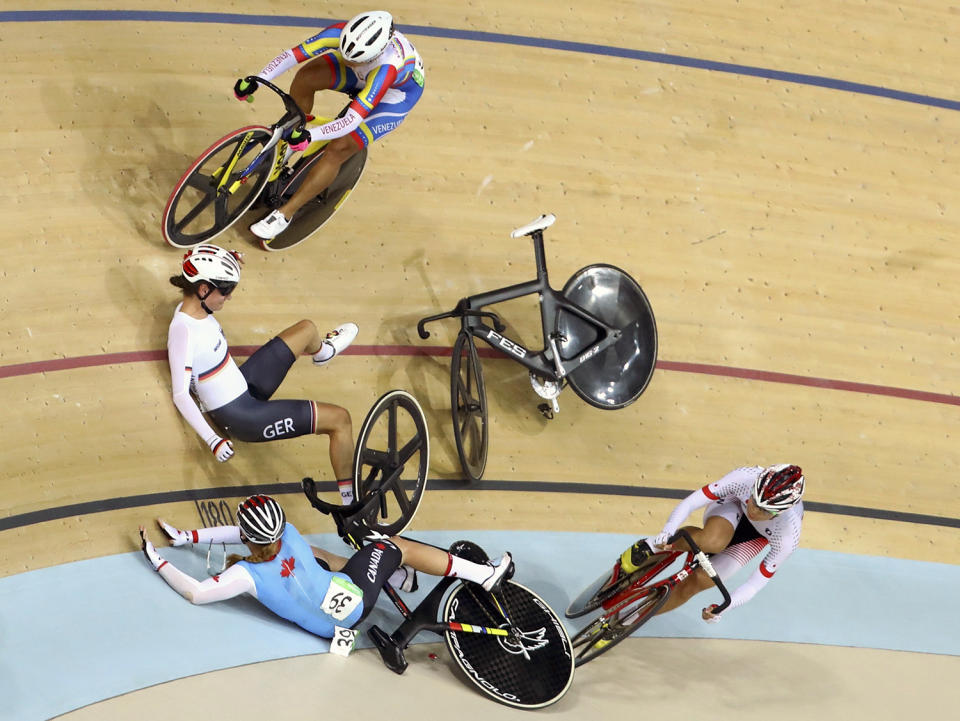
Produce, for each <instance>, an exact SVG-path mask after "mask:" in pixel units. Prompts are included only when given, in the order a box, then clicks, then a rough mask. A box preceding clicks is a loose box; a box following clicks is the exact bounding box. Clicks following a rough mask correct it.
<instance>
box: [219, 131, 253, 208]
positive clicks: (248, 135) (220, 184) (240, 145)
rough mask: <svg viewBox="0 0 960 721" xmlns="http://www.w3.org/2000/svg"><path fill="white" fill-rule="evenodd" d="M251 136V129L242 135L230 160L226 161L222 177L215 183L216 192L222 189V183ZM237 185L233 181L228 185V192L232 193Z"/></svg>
mask: <svg viewBox="0 0 960 721" xmlns="http://www.w3.org/2000/svg"><path fill="white" fill-rule="evenodd" d="M252 138H253V131H251V132H248V133H247V134H246V135H244V136H243V140H241V141H240V144H239V145H237V149H236V150H234V151H233V155H231V156H230V162H229V163H227V167H226V168H224V173H223V177H222V178H220V183H219V184H218V185H217V192H219V191H221V190H223V185H224V183H226V182H227V178H229V177H230V173H232V172H233V169H234V167H235V166H236V164H237V161H238V160H240V156H241V155H243V151H244V149H245V148H246V147H247V143H249V142H250V140H251V139H252ZM238 185H239V183H234V184H233V185H232V186H231V187H230V190H229V192H231V193H233V192H234V191H235V190H236V189H237V186H238Z"/></svg>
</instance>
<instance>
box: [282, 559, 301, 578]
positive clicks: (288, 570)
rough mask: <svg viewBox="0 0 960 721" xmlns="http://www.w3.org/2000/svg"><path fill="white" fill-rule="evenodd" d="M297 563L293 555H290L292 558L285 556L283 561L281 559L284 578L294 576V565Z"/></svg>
mask: <svg viewBox="0 0 960 721" xmlns="http://www.w3.org/2000/svg"><path fill="white" fill-rule="evenodd" d="M296 563H297V562H296V559H295V558H294V557H293V556H290V558H284V559H283V560H282V561H280V568H281V571H280V575H281V576H282V577H283V578H287V577H288V576H292V575H293V567H294V566H295V565H296Z"/></svg>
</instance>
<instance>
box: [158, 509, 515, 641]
mask: <svg viewBox="0 0 960 721" xmlns="http://www.w3.org/2000/svg"><path fill="white" fill-rule="evenodd" d="M157 524H158V525H159V526H160V529H161V530H162V531H163V534H164V535H165V536H166V537H167V539H168V540H169V542H170V545H172V546H182V545H185V544H203V545H205V544H209V543H217V544H219V543H224V544H227V543H229V544H239V543H244V544H246V546H247V549H248V550H249V551H250V554H249V555H247V556H243V557H241V556H237V555H231V556H229V557H228V558H227V559H226V563H225V566H226V567H225V568H224V569H223V570H221V571H220V573H218V574H217V575H215V576H213V577H212V578H208V579H206V580H204V581H197V580H196V579H195V578H193V577H192V576H189V575H187V574H186V573H184V572H183V571H181V570H180V569H178V568H177V567H176V566H174V565H173V564H171V563H170V562H169V561H166V560H164V559H163V558H162V557H161V556H160V554H159V553H157V550H156V549H155V548H154V546H153V543H151V541H150V539H149V537H148V536H147V532H146V529H144V527H143V526H141V527H140V539H141V548H142V549H143V552H144V555H146V557H147V560H148V561H149V562H150V565H151V566H152V567H153V569H154V570H155V571H157V572H159V574H160V576H161V577H162V578H163V580H164V581H166V582H167V584H168V585H169V586H170V587H171V588H173V589H174V590H175V591H177V593H179V594H180V595H181V596H183V597H184V598H186V599H187V600H188V601H190V602H191V603H194V604H205V603H213V602H215V601H224V600H226V599H228V598H234V597H235V596H239V595H241V594H244V593H247V594H250V595H251V596H253V597H254V598H256V599H257V600H258V601H260V603H262V604H263V605H264V606H266V607H267V608H269V609H270V610H271V611H273V612H274V613H275V614H277V615H278V616H280V617H282V618H285V619H287V620H288V621H292V622H293V623H295V624H297V625H298V626H300V627H301V628H303V629H305V630H307V631H309V632H311V633H313V634H316V635H317V636H322V637H323V638H332V637H333V635H334V630H335V626H341V627H343V628H351V627H352V626H354V625H355V624H356V623H358V622H359V621H361V620H362V619H363V618H364V617H365V616H366V615H367V614H368V613H369V612H370V610H371V609H372V608H373V606H374V604H375V603H376V600H377V596H378V595H379V594H380V590H381V588H382V587H383V585H384V584H385V583H387V582H388V581H389V582H390V583H391V585H394V586H396V587H398V588H400V589H401V590H405V591H414V590H416V586H417V582H416V574H415V573H414V572H415V571H422V572H424V573H428V574H431V575H435V576H456V577H457V578H462V579H464V580H465V581H471V582H473V583H478V584H480V585H481V586H483V588H484V589H486V590H487V591H491V590H495V589H497V588H499V586H500V584H501V583H502V581H503V579H504V578H509V577H510V575H511V573H512V571H513V559H512V557H511V555H510V554H509V553H505V554H503V556H502V557H501V558H499V559H498V560H497V561H495V562H490V561H488V562H486V563H474V562H472V561H468V560H466V559H464V558H460V557H459V556H455V555H453V554H451V553H448V552H447V551H444V550H442V549H440V548H436V547H435V546H428V545H425V544H423V543H418V542H417V541H411V540H409V539H406V538H400V537H393V538H388V537H386V536H383V535H382V534H373V535H374V537H371V538H369V539H368V540H370V541H371V542H370V543H369V544H367V545H365V546H364V547H363V548H361V549H360V550H359V551H357V552H356V553H354V554H353V556H351V557H350V558H349V559H347V558H344V557H342V556H337V555H335V554H332V553H329V552H327V551H324V550H323V549H320V548H316V547H312V546H310V544H308V543H307V541H306V540H305V539H304V538H303V536H301V535H300V532H299V531H298V530H297V529H296V527H295V526H294V525H293V524H292V523H287V521H286V515H285V514H284V512H283V509H282V508H281V507H280V504H279V503H277V502H276V500H274V499H273V498H271V497H270V496H264V495H254V496H250V497H249V498H247V499H246V500H245V501H243V502H242V503H240V505H239V506H237V525H235V526H219V527H216V528H200V529H197V530H193V531H181V530H179V529H178V528H175V527H174V526H171V525H170V524H169V523H166V522H165V521H163V520H160V519H158V520H157ZM371 533H373V532H371ZM403 564H406V565H403ZM217 570H219V569H217Z"/></svg>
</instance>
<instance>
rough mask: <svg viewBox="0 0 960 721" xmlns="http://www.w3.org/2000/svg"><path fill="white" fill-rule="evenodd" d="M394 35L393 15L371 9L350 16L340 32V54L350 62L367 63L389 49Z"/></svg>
mask: <svg viewBox="0 0 960 721" xmlns="http://www.w3.org/2000/svg"><path fill="white" fill-rule="evenodd" d="M392 37H393V16H392V15H391V14H390V13H388V12H386V11H385V10H370V11H368V12H365V13H360V14H359V15H356V16H355V17H352V18H350V19H349V20H348V21H347V22H346V24H345V25H344V26H343V31H342V32H341V33H340V54H341V55H342V56H343V59H344V60H346V61H347V62H350V63H366V62H369V61H370V60H373V59H374V58H376V57H377V56H378V55H380V53H382V52H383V51H384V50H386V49H387V45H389V44H390V38H392Z"/></svg>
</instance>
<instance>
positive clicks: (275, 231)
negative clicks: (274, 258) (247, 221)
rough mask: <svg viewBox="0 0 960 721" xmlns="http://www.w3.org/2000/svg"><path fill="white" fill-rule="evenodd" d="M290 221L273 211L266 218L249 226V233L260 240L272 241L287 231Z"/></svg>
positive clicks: (278, 212)
mask: <svg viewBox="0 0 960 721" xmlns="http://www.w3.org/2000/svg"><path fill="white" fill-rule="evenodd" d="M288 225H290V221H289V220H287V219H286V218H285V217H284V216H283V213H281V212H280V211H279V210H273V211H271V212H270V215H268V216H267V217H266V218H263V219H262V220H258V221H257V222H256V223H254V224H253V225H251V226H250V232H251V233H253V234H254V235H255V236H257V237H258V238H260V239H261V240H273V239H274V238H276V237H277V236H278V235H280V233H282V232H283V231H285V230H286V229H287V226H288Z"/></svg>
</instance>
